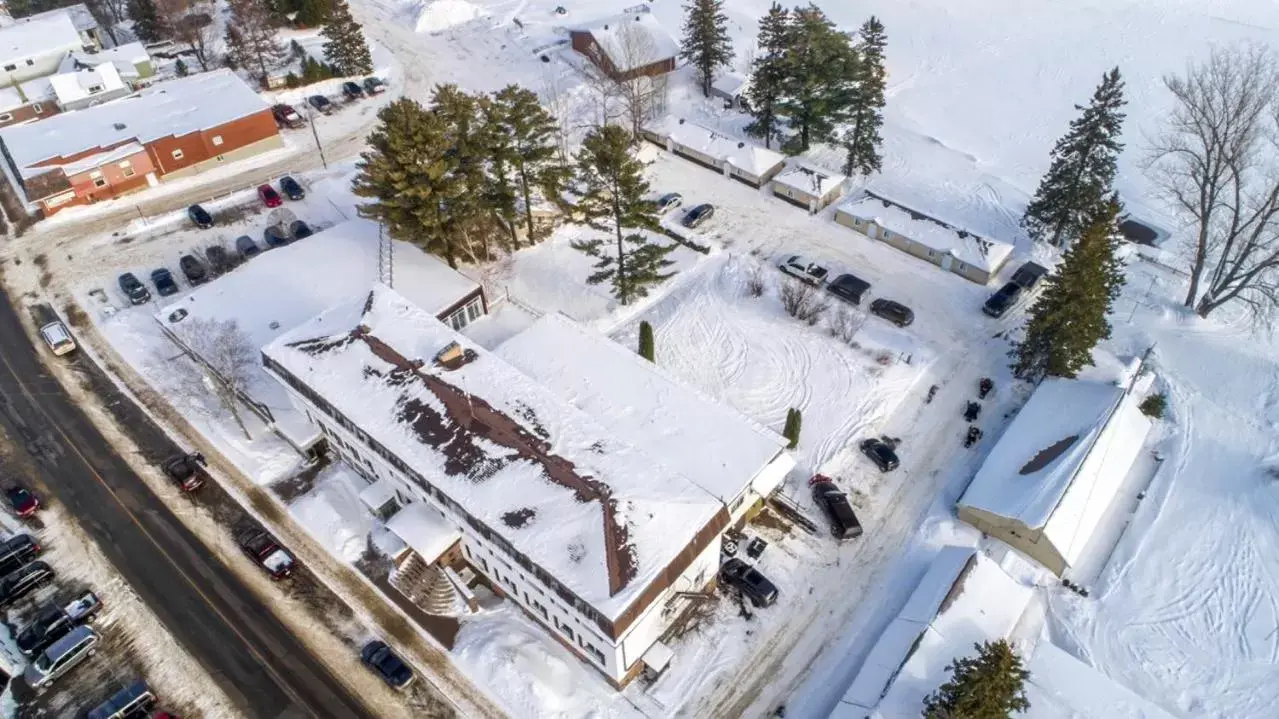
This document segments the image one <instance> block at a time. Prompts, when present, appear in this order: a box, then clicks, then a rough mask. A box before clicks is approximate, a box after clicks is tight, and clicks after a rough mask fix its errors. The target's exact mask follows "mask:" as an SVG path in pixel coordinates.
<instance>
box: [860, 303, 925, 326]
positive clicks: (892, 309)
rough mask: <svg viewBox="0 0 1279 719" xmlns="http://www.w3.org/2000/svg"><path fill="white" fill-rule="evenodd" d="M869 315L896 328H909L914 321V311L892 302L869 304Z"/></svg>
mask: <svg viewBox="0 0 1279 719" xmlns="http://www.w3.org/2000/svg"><path fill="white" fill-rule="evenodd" d="M870 313H871V314H873V315H877V316H879V317H882V318H884V319H886V320H888V321H889V322H892V323H893V324H895V325H897V326H898V327H909V326H910V324H911V323H912V322H914V321H915V312H914V310H912V309H911V308H909V307H907V306H906V305H903V304H902V303H900V302H894V301H892V300H883V299H880V300H875V301H874V302H872V303H870Z"/></svg>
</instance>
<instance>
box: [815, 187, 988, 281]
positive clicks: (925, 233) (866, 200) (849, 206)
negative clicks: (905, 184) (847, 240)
mask: <svg viewBox="0 0 1279 719" xmlns="http://www.w3.org/2000/svg"><path fill="white" fill-rule="evenodd" d="M866 194H867V195H868V196H867V197H863V198H861V199H857V200H853V201H851V202H846V203H844V204H843V205H841V206H840V207H839V210H838V211H839V212H843V213H845V214H847V215H850V216H852V217H855V218H857V219H860V220H862V221H871V222H874V223H875V224H877V225H879V226H880V227H883V228H884V229H887V230H890V231H892V232H895V233H897V234H898V235H901V236H902V237H905V238H906V239H909V240H912V241H914V242H918V243H919V244H921V245H924V246H925V247H928V248H930V249H933V250H936V251H937V252H949V253H950V254H951V255H952V256H953V257H954V258H955V259H957V260H959V261H961V262H964V263H966V264H969V265H972V266H973V267H979V268H981V269H983V270H987V271H997V270H998V269H999V268H1000V267H1003V265H1004V263H1005V262H1007V261H1008V257H1009V256H1010V255H1011V254H1012V252H1013V246H1012V245H1011V244H1008V243H1007V242H1000V241H998V240H991V239H987V238H984V237H979V236H977V235H976V234H974V233H971V232H969V231H967V230H964V229H961V228H958V227H955V226H954V225H952V224H950V223H946V222H943V221H941V220H935V219H933V218H931V217H928V216H926V215H925V214H924V213H921V212H918V211H914V210H911V209H910V208H907V207H906V206H904V205H902V204H901V203H898V202H894V201H893V200H889V199H888V198H886V197H884V196H883V195H881V194H879V193H878V191H875V192H874V193H872V191H870V190H867V192H866Z"/></svg>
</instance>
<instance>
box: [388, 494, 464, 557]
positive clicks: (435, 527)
mask: <svg viewBox="0 0 1279 719" xmlns="http://www.w3.org/2000/svg"><path fill="white" fill-rule="evenodd" d="M386 528H387V529H389V530H391V532H393V533H394V534H395V536H397V537H399V538H400V539H403V540H404V543H405V544H407V545H408V546H409V547H410V548H411V549H412V550H413V551H414V552H417V553H418V555H419V556H420V557H422V559H423V561H425V562H426V563H427V564H431V563H433V562H434V561H435V560H437V559H439V558H440V555H441V554H444V553H445V552H446V551H448V548H449V547H451V546H453V545H454V544H456V543H457V542H458V540H459V539H461V538H462V533H461V532H460V531H458V529H457V527H454V526H453V525H451V524H449V522H448V520H446V519H445V518H444V515H442V514H440V513H439V512H437V511H436V510H435V509H433V508H432V507H431V506H430V505H428V504H427V503H426V502H413V503H412V504H410V505H408V506H407V507H403V508H402V509H400V511H398V512H396V513H395V516H393V517H391V519H390V520H388V521H387V523H386Z"/></svg>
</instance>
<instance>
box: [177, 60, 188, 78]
mask: <svg viewBox="0 0 1279 719" xmlns="http://www.w3.org/2000/svg"><path fill="white" fill-rule="evenodd" d="M173 72H174V73H176V74H177V76H178V77H186V76H187V75H190V74H191V70H190V69H189V68H188V67H187V64H186V61H184V60H183V59H182V58H178V61H177V62H175V63H173Z"/></svg>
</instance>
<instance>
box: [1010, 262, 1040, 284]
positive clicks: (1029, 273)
mask: <svg viewBox="0 0 1279 719" xmlns="http://www.w3.org/2000/svg"><path fill="white" fill-rule="evenodd" d="M1047 274H1048V270H1047V269H1046V268H1044V267H1043V266H1041V265H1038V264H1035V263H1034V262H1027V263H1026V264H1024V265H1022V266H1021V267H1018V268H1017V271H1016V272H1014V273H1013V276H1012V281H1013V282H1015V283H1017V286H1018V287H1021V288H1022V289H1023V290H1026V291H1030V290H1033V289H1035V287H1036V286H1038V285H1039V281H1040V280H1042V279H1043V278H1044V276H1045V275H1047Z"/></svg>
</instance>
